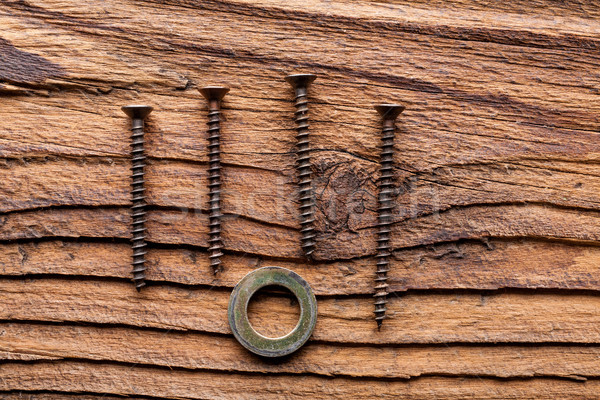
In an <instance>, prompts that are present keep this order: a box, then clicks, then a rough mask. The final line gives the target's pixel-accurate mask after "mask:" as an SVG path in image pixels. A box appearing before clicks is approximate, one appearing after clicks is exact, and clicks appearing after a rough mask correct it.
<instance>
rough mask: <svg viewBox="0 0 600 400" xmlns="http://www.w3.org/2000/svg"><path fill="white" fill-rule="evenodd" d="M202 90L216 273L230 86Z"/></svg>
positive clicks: (211, 245) (218, 268) (216, 269)
mask: <svg viewBox="0 0 600 400" xmlns="http://www.w3.org/2000/svg"><path fill="white" fill-rule="evenodd" d="M199 90H200V93H201V94H202V96H204V97H205V98H206V100H208V164H209V168H208V182H209V183H208V188H209V196H210V198H209V208H210V216H209V227H210V232H209V239H208V244H209V247H208V251H209V253H210V255H209V258H210V266H211V267H212V269H213V273H214V274H215V275H216V274H217V273H218V272H220V271H222V270H223V268H222V266H221V256H222V255H223V251H222V250H223V241H222V240H221V217H222V216H223V214H221V100H222V99H223V97H224V96H225V95H226V94H227V92H229V88H226V87H220V86H206V87H203V88H201V89H199Z"/></svg>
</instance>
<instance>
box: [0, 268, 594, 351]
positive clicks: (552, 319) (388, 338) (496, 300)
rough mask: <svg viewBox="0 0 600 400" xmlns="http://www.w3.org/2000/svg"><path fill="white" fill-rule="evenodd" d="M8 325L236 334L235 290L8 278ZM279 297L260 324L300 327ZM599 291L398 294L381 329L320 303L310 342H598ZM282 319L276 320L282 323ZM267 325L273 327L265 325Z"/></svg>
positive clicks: (357, 306)
mask: <svg viewBox="0 0 600 400" xmlns="http://www.w3.org/2000/svg"><path fill="white" fill-rule="evenodd" d="M1 282H2V285H1V286H0V287H1V289H0V293H2V295H3V297H4V302H3V305H2V308H0V320H11V319H14V320H36V321H49V322H53V321H73V322H90V323H105V324H126V325H130V326H137V327H151V328H159V329H174V330H193V331H201V332H211V333H220V334H229V333H230V329H229V325H228V323H227V318H226V317H227V304H228V301H229V295H230V291H229V290H222V289H221V290H220V289H217V288H212V287H198V288H181V287H177V286H166V285H161V286H156V287H150V288H148V290H145V291H144V292H142V294H140V295H138V294H137V293H133V292H131V290H130V289H131V285H130V284H127V283H122V282H110V281H95V280H89V281H79V280H58V279H28V280H26V281H23V280H2V281H1ZM282 305H283V302H282V299H281V298H277V297H273V298H269V299H268V306H265V307H263V309H264V310H265V312H263V313H262V314H260V315H258V316H257V321H260V320H262V319H264V320H265V321H286V322H291V323H293V322H295V321H292V319H293V318H294V317H297V316H296V315H294V314H293V313H289V308H287V307H283V306H282ZM599 307H600V297H598V296H596V295H594V294H588V295H586V294H543V293H541V294H535V295H534V294H529V293H525V294H521V293H504V294H501V293H493V294H483V293H482V294H472V293H451V294H446V293H435V292H434V293H424V294H420V293H414V294H406V295H402V296H391V298H390V306H389V309H390V312H389V314H390V315H389V317H390V318H389V321H386V322H387V323H386V326H385V328H382V331H381V332H379V331H378V330H377V328H376V327H375V326H373V319H372V313H373V310H372V308H373V307H372V301H371V298H370V296H355V297H333V298H322V299H319V311H318V313H319V314H318V318H319V319H318V321H317V325H316V328H315V331H314V333H313V336H312V339H313V340H319V341H327V342H340V343H372V344H377V343H388V344H392V343H453V342H466V343H496V342H505V343H506V342H508V343H513V342H532V343H543V342H566V343H568V342H576V343H600V330H599V329H598V326H599V322H600V314H599V313H598V310H599ZM275 323H276V322H275ZM265 325H268V324H265Z"/></svg>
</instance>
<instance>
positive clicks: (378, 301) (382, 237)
mask: <svg viewBox="0 0 600 400" xmlns="http://www.w3.org/2000/svg"><path fill="white" fill-rule="evenodd" d="M375 109H376V110H377V112H378V113H379V114H380V115H381V117H382V119H383V127H382V137H381V154H380V165H381V166H380V173H381V176H380V178H379V205H378V224H377V225H378V229H379V231H378V235H377V256H376V257H377V276H376V277H375V294H374V297H375V320H376V321H377V328H378V329H381V324H382V323H383V320H384V319H385V312H386V311H387V296H388V288H389V286H388V283H387V279H388V278H387V273H388V271H389V270H390V267H389V265H390V257H391V255H392V253H391V248H390V232H391V225H392V208H393V204H392V196H393V191H394V171H393V165H394V133H395V131H396V125H395V121H396V118H397V117H398V115H400V113H401V112H402V111H404V106H401V105H398V104H380V105H377V106H375Z"/></svg>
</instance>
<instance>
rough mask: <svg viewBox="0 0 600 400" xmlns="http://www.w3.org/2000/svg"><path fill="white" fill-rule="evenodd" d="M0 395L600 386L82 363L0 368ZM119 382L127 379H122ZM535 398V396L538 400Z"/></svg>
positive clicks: (558, 393)
mask: <svg viewBox="0 0 600 400" xmlns="http://www.w3.org/2000/svg"><path fill="white" fill-rule="evenodd" d="M0 373H1V374H2V375H3V379H2V381H0V390H15V389H16V388H18V389H21V390H40V389H46V390H48V389H50V390H57V391H62V392H81V391H87V392H96V393H109V394H126V395H133V396H136V395H146V396H148V395H152V394H153V393H156V392H157V391H159V392H160V393H163V397H164V398H191V399H205V398H214V399H224V398H237V399H255V398H256V397H257V396H258V397H261V398H266V399H279V398H281V394H282V393H285V394H286V397H287V398H290V399H296V398H298V399H300V398H305V397H307V396H308V397H311V398H315V399H326V398H332V397H333V398H336V397H339V398H348V399H363V398H365V397H369V396H377V397H379V398H383V399H393V398H398V396H401V397H403V398H409V399H428V398H431V397H430V396H431V393H436V396H439V397H438V398H440V399H464V398H465V397H468V396H472V397H475V398H480V399H511V398H527V397H529V398H531V397H535V398H540V399H553V398H556V397H561V398H567V399H581V398H585V399H593V398H595V396H596V395H597V393H598V381H597V380H589V381H587V382H585V383H579V382H578V383H574V382H570V381H564V380H553V379H549V380H545V379H534V380H517V381H501V380H493V379H485V378H461V379H459V380H456V379H452V378H445V377H426V378H421V379H418V380H415V381H411V382H410V384H409V385H407V384H406V383H405V382H402V381H397V380H392V381H373V380H355V379H348V378H322V377H314V376H289V375H272V376H268V377H266V376H265V375H255V374H247V375H246V374H239V375H236V374H223V373H218V372H208V371H185V370H177V369H172V370H171V369H156V368H148V367H142V366H124V365H111V364H105V363H99V364H89V363H82V362H72V361H67V362H61V363H38V364H33V365H31V364H2V365H0ZM123 377H127V379H126V380H124V379H123ZM538 394H539V395H538Z"/></svg>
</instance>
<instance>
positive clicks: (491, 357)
mask: <svg viewBox="0 0 600 400" xmlns="http://www.w3.org/2000/svg"><path fill="white" fill-rule="evenodd" d="M0 333H1V334H2V339H3V341H2V343H0V352H1V354H0V359H2V360H47V359H56V360H60V359H65V360H75V359H77V360H93V361H115V362H120V363H128V364H139V365H156V366H162V367H169V368H175V367H177V368H185V369H193V370H204V369H214V370H220V371H235V372H260V373H270V374H279V373H286V374H313V375H321V376H347V377H372V378H377V377H384V378H402V379H410V378H415V377H419V376H431V375H444V376H461V375H470V376H482V377H486V376H487V377H498V378H526V377H554V378H559V377H562V378H571V379H578V380H585V379H591V378H595V377H598V376H600V364H599V363H598V359H600V347H598V346H586V347H582V346H568V345H567V346H565V345H560V346H556V345H552V346H543V347H531V346H516V345H512V346H510V345H509V346H491V347H488V346H477V345H466V346H465V345H456V344H455V345H445V346H410V345H409V346H400V347H398V346H393V345H392V346H380V347H377V348H375V347H371V346H364V345H356V346H348V347H343V346H342V347H340V346H337V345H336V344H333V343H311V344H308V345H307V346H306V347H304V348H302V350H300V351H299V352H297V353H294V355H292V356H290V357H288V358H287V359H286V360H285V362H284V363H273V362H270V360H265V359H262V358H260V357H247V353H246V350H245V349H244V348H243V347H242V346H240V345H239V344H238V343H237V342H236V341H235V340H234V339H233V337H231V336H229V335H228V336H220V335H219V336H215V335H210V334H203V333H191V332H188V333H180V332H160V331H153V330H141V331H140V330H136V329H131V328H119V327H90V326H77V325H50V326H48V325H40V324H15V323H11V324H6V323H4V324H1V325H0ZM124 342H125V343H127V345H126V346H123V343H124Z"/></svg>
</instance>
